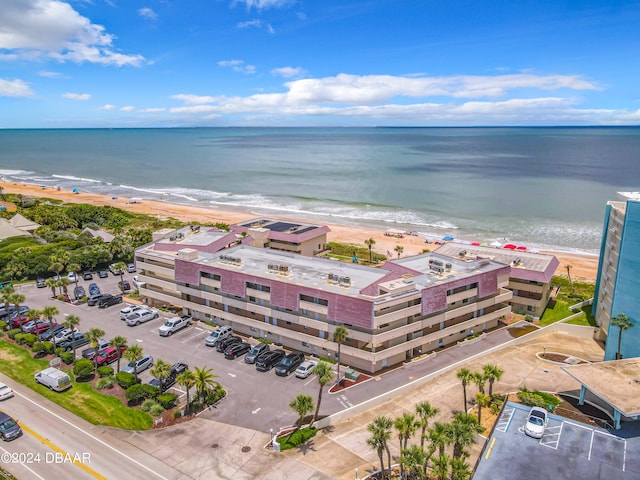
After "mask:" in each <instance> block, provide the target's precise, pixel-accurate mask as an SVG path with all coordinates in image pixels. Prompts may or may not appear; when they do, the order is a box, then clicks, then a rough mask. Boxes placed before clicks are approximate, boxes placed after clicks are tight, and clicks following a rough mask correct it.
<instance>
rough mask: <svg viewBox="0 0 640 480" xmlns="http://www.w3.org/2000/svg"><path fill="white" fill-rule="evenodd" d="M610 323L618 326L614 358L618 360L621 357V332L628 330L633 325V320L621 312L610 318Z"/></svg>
mask: <svg viewBox="0 0 640 480" xmlns="http://www.w3.org/2000/svg"><path fill="white" fill-rule="evenodd" d="M611 325H613V326H615V327H618V328H619V330H618V352H617V353H616V360H620V359H621V358H622V354H621V353H620V346H621V344H622V332H623V331H624V330H629V329H630V328H631V327H633V322H632V321H631V320H630V319H629V317H627V316H626V315H625V314H624V313H621V314H619V315H616V316H615V317H613V318H612V319H611Z"/></svg>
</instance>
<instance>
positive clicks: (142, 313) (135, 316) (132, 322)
mask: <svg viewBox="0 0 640 480" xmlns="http://www.w3.org/2000/svg"><path fill="white" fill-rule="evenodd" d="M159 316H160V315H159V314H158V312H157V311H156V310H149V309H146V308H142V309H140V310H138V311H137V312H133V313H131V314H130V315H128V316H127V320H126V322H127V325H129V326H130V327H135V326H138V325H140V324H141V323H145V322H148V321H149V320H154V319H156V318H158V317H159Z"/></svg>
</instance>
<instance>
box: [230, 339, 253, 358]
mask: <svg viewBox="0 0 640 480" xmlns="http://www.w3.org/2000/svg"><path fill="white" fill-rule="evenodd" d="M249 350H251V345H250V344H249V343H247V342H238V343H233V344H231V346H230V347H227V349H226V350H225V351H224V358H226V359H227V360H234V359H236V358H238V357H239V356H240V355H242V354H244V353H247V352H248V351H249Z"/></svg>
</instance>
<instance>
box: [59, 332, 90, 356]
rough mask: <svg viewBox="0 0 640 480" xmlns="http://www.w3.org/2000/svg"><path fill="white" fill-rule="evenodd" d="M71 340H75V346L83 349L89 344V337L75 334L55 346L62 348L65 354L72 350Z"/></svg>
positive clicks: (78, 333)
mask: <svg viewBox="0 0 640 480" xmlns="http://www.w3.org/2000/svg"><path fill="white" fill-rule="evenodd" d="M72 339H75V346H76V348H78V347H83V346H84V345H87V344H88V343H89V337H87V336H86V335H85V334H84V333H80V332H75V333H74V334H73V335H69V338H67V339H66V340H63V341H62V342H60V343H58V344H56V346H58V347H60V348H64V349H65V350H66V351H67V352H68V351H69V350H71V349H72V348H73V345H72V341H73V340H72Z"/></svg>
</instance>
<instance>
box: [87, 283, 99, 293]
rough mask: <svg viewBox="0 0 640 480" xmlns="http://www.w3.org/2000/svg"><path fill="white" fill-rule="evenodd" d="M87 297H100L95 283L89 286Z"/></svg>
mask: <svg viewBox="0 0 640 480" xmlns="http://www.w3.org/2000/svg"><path fill="white" fill-rule="evenodd" d="M89 295H100V287H98V284H97V283H90V284H89Z"/></svg>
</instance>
